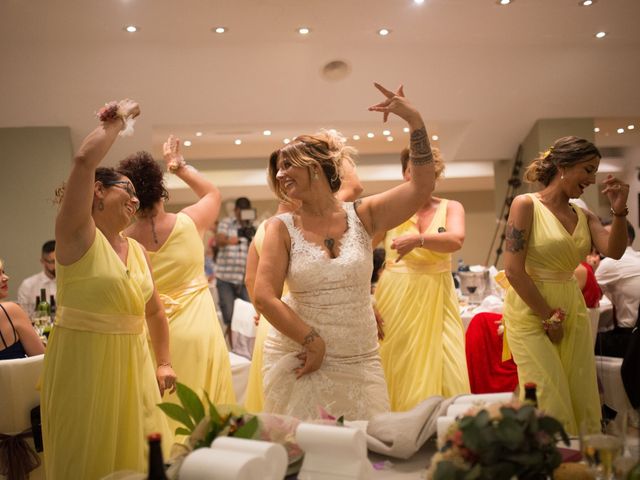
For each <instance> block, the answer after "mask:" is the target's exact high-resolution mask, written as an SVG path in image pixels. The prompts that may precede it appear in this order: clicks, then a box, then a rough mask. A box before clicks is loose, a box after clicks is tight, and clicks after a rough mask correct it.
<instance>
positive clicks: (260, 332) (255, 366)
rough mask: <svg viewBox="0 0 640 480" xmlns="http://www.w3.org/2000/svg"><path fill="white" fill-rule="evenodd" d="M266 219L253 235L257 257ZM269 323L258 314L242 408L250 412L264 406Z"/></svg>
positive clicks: (257, 410) (283, 290)
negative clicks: (264, 377)
mask: <svg viewBox="0 0 640 480" xmlns="http://www.w3.org/2000/svg"><path fill="white" fill-rule="evenodd" d="M265 224H266V220H265V221H264V222H262V223H261V224H260V226H259V227H258V230H257V231H256V234H255V236H254V237H253V244H254V246H255V247H256V251H257V252H258V257H259V256H260V254H261V253H262V242H264V233H265ZM287 291H288V289H287V284H286V283H285V284H284V287H283V289H282V295H283V296H284V295H286V294H287ZM270 328H271V324H270V323H269V320H267V319H266V318H265V317H264V316H262V315H260V322H259V323H258V328H257V329H256V341H255V343H254V345H253V354H252V355H251V367H250V369H249V383H248V385H247V396H246V398H245V401H244V408H246V409H247V411H249V412H250V413H260V412H262V411H263V408H264V390H263V388H262V350H263V348H262V347H263V346H264V341H265V339H266V338H267V334H268V333H269V329H270Z"/></svg>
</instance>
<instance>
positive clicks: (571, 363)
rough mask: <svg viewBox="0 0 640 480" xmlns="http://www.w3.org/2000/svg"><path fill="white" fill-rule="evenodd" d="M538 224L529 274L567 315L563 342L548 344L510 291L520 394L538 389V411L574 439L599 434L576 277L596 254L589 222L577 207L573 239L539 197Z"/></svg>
mask: <svg viewBox="0 0 640 480" xmlns="http://www.w3.org/2000/svg"><path fill="white" fill-rule="evenodd" d="M529 196H530V197H531V199H532V200H533V221H532V224H531V233H530V235H529V241H528V245H527V257H526V260H525V269H526V271H527V273H528V274H529V276H530V277H531V279H532V280H533V281H534V283H535V285H536V287H537V288H538V290H539V291H540V294H541V295H542V296H543V297H544V299H545V300H546V301H547V303H548V304H549V306H550V307H551V308H562V309H563V310H564V311H565V312H566V314H567V315H566V318H565V320H564V323H563V328H564V337H563V338H562V341H561V342H560V343H559V344H554V343H552V342H551V340H549V337H548V336H547V335H546V333H545V331H544V329H543V328H542V319H541V318H540V317H538V316H537V315H536V314H535V313H534V312H533V311H532V310H531V309H530V308H529V306H528V305H527V304H526V303H525V302H524V300H522V299H521V298H520V297H519V296H518V294H517V292H516V291H515V290H514V289H513V288H510V289H509V290H508V291H507V295H506V298H505V305H504V322H505V326H506V335H507V340H508V343H509V348H510V349H511V353H512V354H513V359H514V361H515V363H516V364H517V365H518V377H519V380H520V391H521V393H522V392H524V384H525V383H526V382H535V383H536V384H537V397H538V405H539V406H540V408H541V409H542V410H544V411H546V412H547V413H548V414H549V415H551V416H553V417H555V418H557V419H558V420H560V421H561V422H562V423H563V425H564V428H565V430H566V431H567V432H568V433H569V434H571V435H575V434H577V433H578V431H579V428H580V426H581V425H583V426H584V431H585V432H597V431H599V429H600V399H599V396H598V387H597V383H596V372H595V360H594V355H593V344H592V337H591V326H590V323H589V318H588V315H587V309H586V306H585V303H584V297H583V296H582V293H581V292H580V288H579V287H578V284H577V283H576V281H575V278H574V277H573V271H574V270H575V268H576V266H577V265H578V264H579V263H580V260H582V259H583V258H584V257H585V256H586V255H587V254H588V253H589V251H590V249H591V233H590V231H589V226H588V223H587V217H586V215H585V214H584V212H583V211H582V209H581V208H579V207H573V208H574V209H575V210H576V212H577V215H578V223H577V225H576V228H575V230H574V232H573V234H569V233H568V232H567V230H566V229H565V228H564V226H563V225H562V224H561V223H560V221H559V220H558V219H557V218H556V216H555V215H554V214H553V213H552V212H551V211H550V210H549V209H547V207H545V206H544V204H542V202H540V200H539V199H538V197H537V196H536V195H535V194H529Z"/></svg>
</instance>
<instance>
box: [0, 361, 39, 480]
mask: <svg viewBox="0 0 640 480" xmlns="http://www.w3.org/2000/svg"><path fill="white" fill-rule="evenodd" d="M43 361H44V355H36V356H33V357H26V358H18V359H14V360H2V361H0V388H1V389H2V395H0V444H4V445H3V446H4V447H5V448H8V447H9V444H12V445H14V446H15V445H16V441H17V442H19V441H20V440H19V439H18V437H21V438H22V439H23V440H24V441H25V442H26V444H27V445H28V446H29V447H30V448H31V449H33V450H34V452H35V448H34V442H33V437H32V436H31V435H30V433H28V432H30V430H31V410H32V409H33V408H34V407H37V406H38V405H40V392H39V391H38V390H37V384H38V382H39V380H40V375H41V373H42V366H43ZM22 447H24V444H23V445H22V446H20V447H19V448H22ZM4 455H6V454H0V459H2V458H5V457H4ZM36 456H37V457H39V460H40V466H38V467H37V468H35V469H34V470H32V471H31V472H30V473H29V472H27V477H26V478H29V479H30V480H38V479H43V478H45V477H44V467H43V459H44V455H43V454H42V453H40V454H36ZM0 461H2V460H0ZM5 468H6V466H5V465H0V471H4V470H5ZM16 473H17V472H16V471H15V470H14V471H12V472H8V475H7V477H6V478H7V479H13V478H21V476H16ZM0 478H2V479H4V478H5V477H3V476H1V475H0Z"/></svg>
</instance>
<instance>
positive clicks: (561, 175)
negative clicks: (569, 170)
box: [560, 172, 564, 180]
mask: <svg viewBox="0 0 640 480" xmlns="http://www.w3.org/2000/svg"><path fill="white" fill-rule="evenodd" d="M560 180H564V172H562V173H561V174H560Z"/></svg>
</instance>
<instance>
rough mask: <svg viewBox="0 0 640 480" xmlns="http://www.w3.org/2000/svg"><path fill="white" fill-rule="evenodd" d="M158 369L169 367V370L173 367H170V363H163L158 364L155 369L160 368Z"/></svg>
mask: <svg viewBox="0 0 640 480" xmlns="http://www.w3.org/2000/svg"><path fill="white" fill-rule="evenodd" d="M160 367H169V368H173V366H172V365H171V362H165V363H159V364H158V366H157V367H156V368H160Z"/></svg>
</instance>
